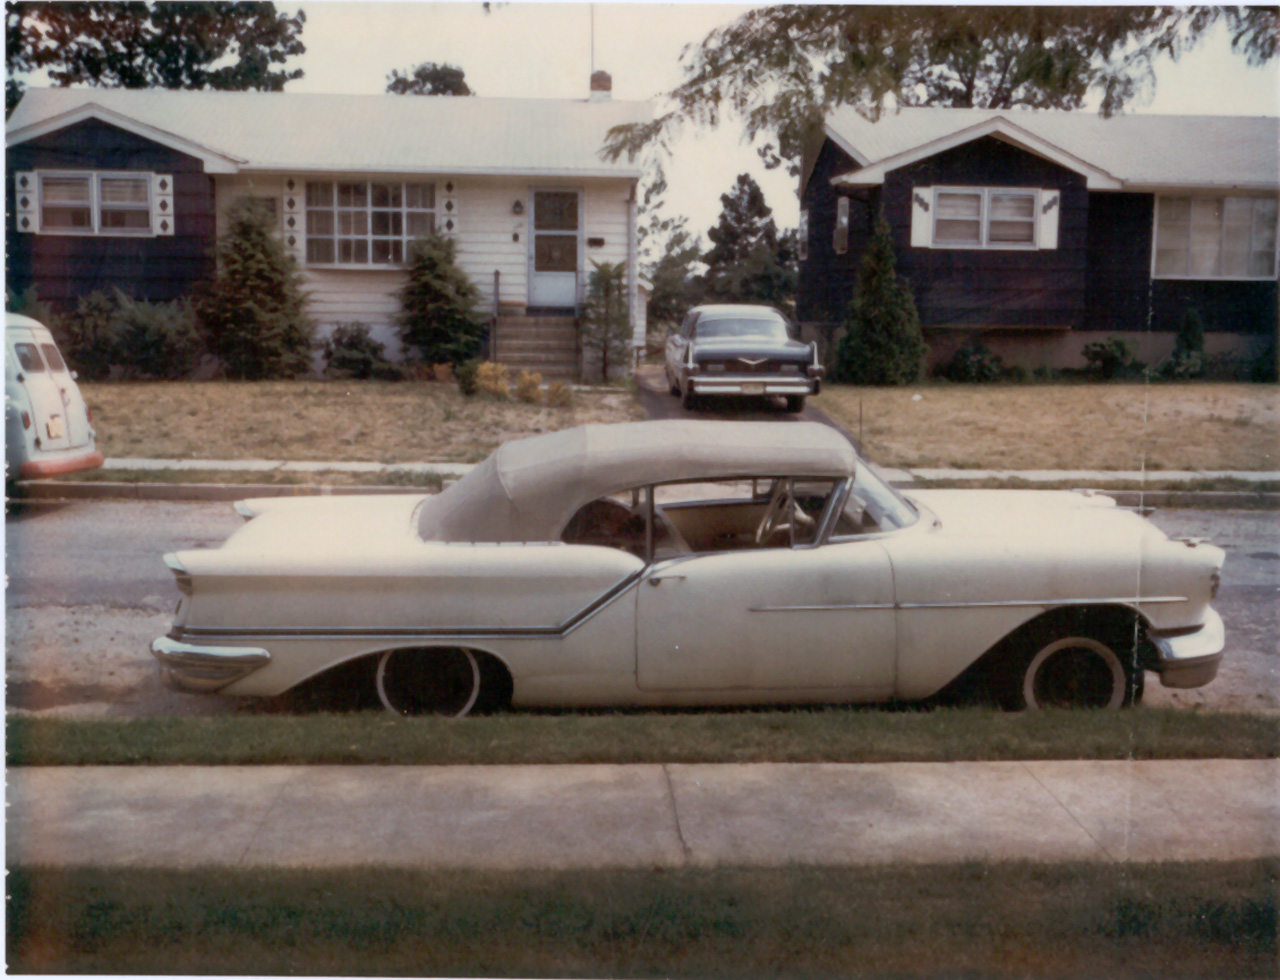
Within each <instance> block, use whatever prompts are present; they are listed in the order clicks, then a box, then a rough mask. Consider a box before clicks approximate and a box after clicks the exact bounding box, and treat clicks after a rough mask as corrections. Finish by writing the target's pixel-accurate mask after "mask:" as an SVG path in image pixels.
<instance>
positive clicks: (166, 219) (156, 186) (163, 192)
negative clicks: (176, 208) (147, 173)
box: [151, 174, 174, 236]
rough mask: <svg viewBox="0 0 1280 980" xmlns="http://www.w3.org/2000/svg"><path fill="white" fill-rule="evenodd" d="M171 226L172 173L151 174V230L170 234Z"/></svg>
mask: <svg viewBox="0 0 1280 980" xmlns="http://www.w3.org/2000/svg"><path fill="white" fill-rule="evenodd" d="M173 226H174V216H173V174H152V175H151V232H152V234H155V235H164V236H172V235H173Z"/></svg>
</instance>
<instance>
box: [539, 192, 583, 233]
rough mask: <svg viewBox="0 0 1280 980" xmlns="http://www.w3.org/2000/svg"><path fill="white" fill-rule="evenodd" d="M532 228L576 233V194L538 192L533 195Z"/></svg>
mask: <svg viewBox="0 0 1280 980" xmlns="http://www.w3.org/2000/svg"><path fill="white" fill-rule="evenodd" d="M533 226H534V228H537V229H538V230H539V231H577V230H578V195H577V193H576V192H574V191H538V192H537V193H536V194H534V195H533Z"/></svg>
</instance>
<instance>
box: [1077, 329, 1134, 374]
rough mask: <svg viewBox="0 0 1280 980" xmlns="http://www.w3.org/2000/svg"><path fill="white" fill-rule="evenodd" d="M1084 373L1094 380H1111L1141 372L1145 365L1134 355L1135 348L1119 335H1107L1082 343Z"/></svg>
mask: <svg viewBox="0 0 1280 980" xmlns="http://www.w3.org/2000/svg"><path fill="white" fill-rule="evenodd" d="M1082 353H1083V354H1084V359H1085V361H1086V362H1087V365H1088V366H1087V367H1086V368H1085V371H1086V373H1087V374H1088V375H1089V377H1090V378H1092V379H1093V380H1095V381H1111V380H1113V379H1116V378H1132V377H1136V376H1137V375H1140V374H1142V371H1143V368H1145V367H1146V365H1144V364H1143V363H1142V362H1141V361H1139V360H1137V359H1136V358H1135V357H1134V355H1135V354H1136V353H1137V349H1136V348H1135V347H1134V345H1133V344H1131V343H1129V341H1127V340H1123V339H1122V338H1120V337H1108V338H1107V339H1106V340H1096V341H1094V342H1093V343H1091V344H1085V345H1084V351H1083V352H1082Z"/></svg>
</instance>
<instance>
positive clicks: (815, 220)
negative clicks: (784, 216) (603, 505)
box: [796, 140, 880, 323]
mask: <svg viewBox="0 0 1280 980" xmlns="http://www.w3.org/2000/svg"><path fill="white" fill-rule="evenodd" d="M856 169H857V163H856V162H855V161H854V160H853V158H852V157H850V156H849V155H848V154H847V153H845V152H844V151H843V150H841V149H840V148H839V147H837V146H836V145H835V144H834V143H833V142H831V140H827V141H826V142H825V143H824V144H823V146H822V149H821V150H820V151H819V153H818V159H817V161H816V162H815V163H814V167H813V172H812V173H811V174H810V176H809V182H808V183H807V184H806V185H805V188H804V192H803V193H802V194H801V200H800V207H801V208H806V209H808V211H809V236H808V238H809V240H808V258H807V259H804V260H803V261H801V262H800V279H799V287H798V289H797V291H796V319H797V320H799V321H800V322H801V323H839V322H841V321H843V320H844V319H845V317H846V316H847V315H848V312H849V301H850V300H851V299H852V298H853V286H854V282H855V281H856V280H857V275H858V258H859V257H860V256H861V254H862V252H863V251H864V250H865V249H866V246H867V242H868V241H869V240H870V237H871V233H872V231H873V229H874V227H875V217H876V211H877V208H878V206H879V201H880V194H879V191H878V190H876V189H873V188H867V189H858V190H853V191H849V190H844V191H837V190H836V188H835V187H833V186H832V184H831V178H832V177H836V176H838V175H840V174H844V173H848V172H849V171H851V170H856ZM842 196H843V197H848V198H849V199H850V204H849V247H848V251H846V252H845V253H843V254H839V253H837V252H836V250H835V246H834V244H833V236H834V234H835V226H836V201H837V199H838V198H840V197H842Z"/></svg>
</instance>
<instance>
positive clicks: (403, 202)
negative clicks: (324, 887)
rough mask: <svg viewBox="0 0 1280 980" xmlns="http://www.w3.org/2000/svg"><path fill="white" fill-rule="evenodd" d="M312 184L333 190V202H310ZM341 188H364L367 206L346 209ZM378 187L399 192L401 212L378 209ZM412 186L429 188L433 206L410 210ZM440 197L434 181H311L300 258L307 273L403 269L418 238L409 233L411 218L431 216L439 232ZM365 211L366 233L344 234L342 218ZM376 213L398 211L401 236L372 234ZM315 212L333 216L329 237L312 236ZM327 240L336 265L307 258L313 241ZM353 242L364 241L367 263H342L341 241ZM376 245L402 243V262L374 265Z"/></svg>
mask: <svg viewBox="0 0 1280 980" xmlns="http://www.w3.org/2000/svg"><path fill="white" fill-rule="evenodd" d="M313 184H324V185H328V186H329V187H330V188H331V190H332V196H331V201H332V203H331V204H329V205H323V206H319V207H313V206H312V205H311V204H310V203H309V200H308V192H309V190H310V188H311V185H313ZM342 184H363V185H364V188H365V204H364V207H363V208H358V207H344V206H342V205H340V204H339V203H338V200H339V197H338V187H339V186H340V185H342ZM375 184H389V185H392V186H398V187H399V188H400V204H399V206H398V208H393V207H375V206H374V204H373V187H374V185H375ZM411 185H426V186H429V187H430V188H431V201H432V205H431V207H429V208H423V207H409V203H408V202H409V193H408V188H409V187H410V186H411ZM440 195H441V190H440V187H439V185H438V183H437V181H435V180H433V179H429V178H428V179H416V178H400V179H394V178H388V179H378V178H377V177H363V176H361V177H334V178H325V179H312V178H308V179H307V180H306V181H305V183H304V186H303V187H302V234H301V238H302V248H301V257H302V263H303V265H304V266H305V267H306V268H308V269H375V270H376V269H402V268H404V264H405V261H406V260H407V258H408V255H409V246H410V244H411V243H412V242H413V240H414V239H415V238H417V237H418V235H415V234H412V233H410V231H409V215H410V214H429V215H430V216H431V226H432V228H433V229H434V230H436V231H437V232H438V231H439V230H440V229H439V218H440ZM360 211H363V213H364V215H365V231H364V232H363V233H360V234H343V233H342V231H341V230H340V229H341V222H340V219H339V214H340V213H343V212H346V213H359V212H360ZM375 211H378V212H382V211H398V212H399V215H400V234H399V235H395V234H389V235H377V234H374V231H373V213H374V212H375ZM312 212H327V213H328V214H330V215H332V219H333V231H332V232H331V233H330V234H329V235H327V236H320V235H313V234H311V228H310V216H311V214H312ZM322 237H323V238H328V239H329V240H330V241H331V242H332V243H333V261H332V262H317V261H312V260H311V259H310V258H308V251H309V245H310V241H311V239H313V238H322ZM341 239H350V240H353V241H361V240H363V241H364V243H365V247H366V253H365V254H366V256H367V259H366V260H365V261H363V262H360V261H348V262H343V261H341V260H339V258H338V256H339V249H340V246H339V240H341ZM375 242H392V243H394V242H399V244H400V252H401V258H400V260H399V261H396V260H395V259H394V258H392V259H391V260H390V261H387V262H375V261H374V259H373V253H374V243H375Z"/></svg>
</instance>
